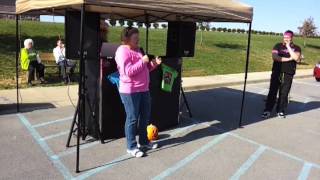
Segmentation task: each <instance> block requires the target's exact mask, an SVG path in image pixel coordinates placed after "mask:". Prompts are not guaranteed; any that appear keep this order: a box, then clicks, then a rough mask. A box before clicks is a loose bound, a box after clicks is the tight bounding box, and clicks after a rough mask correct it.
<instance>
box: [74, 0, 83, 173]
mask: <svg viewBox="0 0 320 180" xmlns="http://www.w3.org/2000/svg"><path fill="white" fill-rule="evenodd" d="M84 19H85V5H84V4H83V5H82V7H81V22H80V83H79V114H78V132H77V160H76V173H79V172H80V170H79V162H80V157H79V155H80V134H81V135H83V134H82V133H81V126H82V121H83V120H84V118H85V117H84V115H85V114H84V110H85V104H84V80H85V77H84V74H83V73H84V56H83V55H84V53H83V42H84V41H83V40H84Z"/></svg>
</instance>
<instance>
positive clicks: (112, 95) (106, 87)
mask: <svg viewBox="0 0 320 180" xmlns="http://www.w3.org/2000/svg"><path fill="white" fill-rule="evenodd" d="M85 65H86V71H85V74H86V83H85V88H86V91H87V93H86V95H87V96H86V97H87V98H86V100H85V104H86V105H85V112H86V116H85V127H86V130H87V132H88V134H89V135H90V136H92V137H94V138H98V128H99V129H100V132H101V135H102V137H101V138H102V139H103V140H106V139H113V138H120V137H124V124H125V119H126V113H125V110H124V107H123V104H122V102H121V99H120V95H119V91H118V88H117V87H116V85H114V84H112V83H111V82H109V81H108V80H107V78H106V77H107V76H108V75H109V74H111V73H113V72H115V71H117V65H116V62H115V60H114V59H106V58H101V59H100V61H93V60H92V61H85Z"/></svg>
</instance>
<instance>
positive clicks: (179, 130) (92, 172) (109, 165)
mask: <svg viewBox="0 0 320 180" xmlns="http://www.w3.org/2000/svg"><path fill="white" fill-rule="evenodd" d="M193 122H194V123H193ZM193 122H192V123H191V124H189V125H187V126H185V127H181V128H177V129H175V130H174V131H173V132H171V133H169V135H170V137H173V136H176V135H178V134H180V133H183V132H185V131H187V130H188V129H190V128H192V127H194V126H196V125H201V124H204V123H200V122H196V121H193ZM96 144H98V142H97V141H95V142H93V143H90V144H88V145H82V146H80V148H82V149H83V148H89V147H92V146H94V145H96ZM75 152H76V149H75V148H74V149H72V150H69V151H65V152H62V153H60V154H58V155H53V156H52V157H51V158H53V159H55V158H58V159H59V158H61V157H63V156H67V155H70V154H73V153H75ZM131 158H132V157H131V156H130V155H128V154H124V155H122V156H120V157H118V158H116V159H115V160H113V161H111V162H108V163H106V164H105V165H103V166H100V167H98V168H95V169H92V170H90V171H88V172H86V173H84V174H82V175H79V176H78V177H76V178H74V179H81V180H82V179H86V178H88V177H90V176H93V175H96V174H98V173H101V172H102V171H105V170H107V169H110V168H112V167H113V166H115V165H117V164H119V163H121V162H123V161H125V160H128V159H131Z"/></svg>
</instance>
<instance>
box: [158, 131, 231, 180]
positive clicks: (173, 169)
mask: <svg viewBox="0 0 320 180" xmlns="http://www.w3.org/2000/svg"><path fill="white" fill-rule="evenodd" d="M227 135H228V133H224V134H221V135H219V136H217V137H215V138H214V139H213V140H211V141H210V142H208V143H207V144H205V145H204V146H202V147H201V148H200V149H198V150H196V151H194V152H193V153H192V154H190V155H189V156H187V157H186V158H184V159H182V160H181V161H179V162H178V163H176V164H175V165H173V166H172V167H170V168H168V169H166V170H165V171H163V172H162V173H160V174H159V175H158V176H156V177H154V178H152V179H153V180H160V179H164V178H166V177H168V176H170V175H171V174H173V173H175V172H176V171H177V170H179V169H181V168H182V167H184V166H186V165H187V164H188V163H190V162H191V161H193V160H194V159H196V158H197V157H198V156H200V155H201V154H203V153H205V152H206V151H207V150H208V149H210V148H212V147H213V146H215V145H216V144H218V143H219V142H221V141H222V140H223V139H224V138H225V137H227Z"/></svg>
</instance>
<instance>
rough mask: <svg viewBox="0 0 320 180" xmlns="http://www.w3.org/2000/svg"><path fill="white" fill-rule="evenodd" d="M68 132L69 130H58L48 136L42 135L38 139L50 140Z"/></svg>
mask: <svg viewBox="0 0 320 180" xmlns="http://www.w3.org/2000/svg"><path fill="white" fill-rule="evenodd" d="M68 133H69V131H62V132H59V133H57V134H52V135H49V136H45V137H42V138H40V140H41V141H47V140H50V139H53V138H57V137H60V136H63V135H66V134H68Z"/></svg>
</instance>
